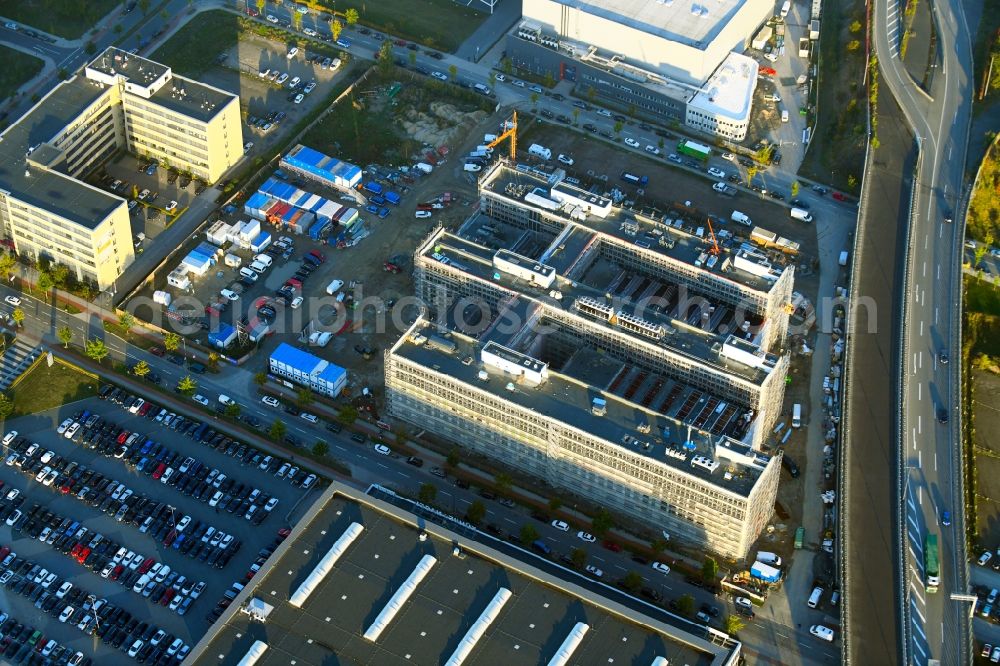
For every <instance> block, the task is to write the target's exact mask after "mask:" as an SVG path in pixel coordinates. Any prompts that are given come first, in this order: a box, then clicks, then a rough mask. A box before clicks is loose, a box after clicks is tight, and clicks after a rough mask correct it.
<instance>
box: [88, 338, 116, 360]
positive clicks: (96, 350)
mask: <svg viewBox="0 0 1000 666" xmlns="http://www.w3.org/2000/svg"><path fill="white" fill-rule="evenodd" d="M84 353H86V354H87V357H88V358H90V359H92V360H94V361H97V362H98V363H100V362H101V361H103V360H104V359H105V357H107V355H108V354H110V353H111V350H109V349H108V347H107V345H105V344H104V340H101V339H100V338H93V339H91V340H87V344H86V346H85V347H84Z"/></svg>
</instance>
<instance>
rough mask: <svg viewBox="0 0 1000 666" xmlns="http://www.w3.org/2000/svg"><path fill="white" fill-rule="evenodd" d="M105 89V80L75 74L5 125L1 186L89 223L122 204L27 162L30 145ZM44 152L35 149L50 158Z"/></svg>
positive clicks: (0, 147)
mask: <svg viewBox="0 0 1000 666" xmlns="http://www.w3.org/2000/svg"><path fill="white" fill-rule="evenodd" d="M104 92H105V87H104V86H102V85H100V84H98V83H95V82H92V81H89V80H87V79H86V78H85V77H83V76H75V77H73V78H72V79H69V80H68V81H63V82H62V83H60V84H59V85H57V86H56V87H55V88H53V89H52V91H51V92H49V94H47V95H46V96H45V97H43V98H42V99H41V100H39V102H38V103H37V104H36V105H35V106H34V107H32V108H31V109H30V110H29V111H28V112H27V113H25V114H24V115H23V116H21V117H20V118H19V119H17V120H16V121H15V122H14V124H12V125H11V126H10V127H8V128H7V129H6V130H5V131H4V132H3V134H2V135H0V137H2V141H0V188H3V189H5V190H7V191H9V192H11V196H13V197H14V198H16V199H18V200H20V201H23V202H25V203H27V204H29V205H31V206H34V207H36V208H40V209H44V210H46V211H49V212H51V213H52V214H54V215H58V216H60V217H63V218H65V219H67V220H71V221H72V222H75V223H77V224H79V225H81V226H83V227H87V228H89V229H93V228H94V227H96V226H97V225H98V224H100V223H101V222H102V221H103V220H104V219H105V218H106V217H107V216H108V215H110V214H111V212H112V211H113V210H114V209H115V208H117V207H118V206H120V205H123V204H124V202H125V201H124V199H122V198H121V197H117V196H114V195H112V194H109V193H108V192H104V191H103V190H99V189H97V188H96V187H92V186H90V185H87V184H86V183H83V182H81V181H79V180H76V179H75V178H73V177H71V176H68V175H64V174H62V173H59V172H57V171H52V170H47V169H44V168H42V167H39V166H32V165H29V163H28V158H27V153H28V151H29V149H31V148H33V147H36V146H40V144H42V143H44V142H46V141H50V140H51V139H53V138H54V137H55V135H56V134H57V133H58V132H59V131H60V130H62V129H63V128H64V127H66V125H68V124H69V123H70V122H72V121H73V120H74V119H75V118H76V117H77V116H79V115H80V112H81V111H83V110H84V109H85V108H86V107H88V106H90V105H91V104H93V103H94V102H95V101H96V100H97V99H98V98H99V97H100V96H101V95H103V94H104ZM42 148H44V147H42ZM48 152H50V151H46V150H42V152H40V153H39V161H40V162H41V163H44V164H47V163H49V162H51V158H52V155H49V154H47V153H48Z"/></svg>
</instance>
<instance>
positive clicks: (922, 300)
mask: <svg viewBox="0 0 1000 666" xmlns="http://www.w3.org/2000/svg"><path fill="white" fill-rule="evenodd" d="M926 296H927V290H926V289H924V290H923V291H922V292H920V307H924V301H925V300H926V299H925V297H926Z"/></svg>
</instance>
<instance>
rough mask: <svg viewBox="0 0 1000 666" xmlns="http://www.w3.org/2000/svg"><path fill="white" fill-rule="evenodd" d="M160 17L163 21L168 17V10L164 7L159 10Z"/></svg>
mask: <svg viewBox="0 0 1000 666" xmlns="http://www.w3.org/2000/svg"><path fill="white" fill-rule="evenodd" d="M160 18H162V19H163V20H164V21H166V20H167V19H168V18H170V12H168V11H167V10H166V9H163V10H161V11H160Z"/></svg>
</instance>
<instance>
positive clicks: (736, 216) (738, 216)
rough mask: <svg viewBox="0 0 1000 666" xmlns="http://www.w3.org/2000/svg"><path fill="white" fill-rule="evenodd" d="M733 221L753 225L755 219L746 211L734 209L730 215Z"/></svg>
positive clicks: (746, 225)
mask: <svg viewBox="0 0 1000 666" xmlns="http://www.w3.org/2000/svg"><path fill="white" fill-rule="evenodd" d="M730 219H731V220H732V221H733V222H736V223H738V224H742V225H743V226H745V227H751V226H753V221H752V220H751V219H750V218H749V217H748V216H747V215H746V213H741V212H740V211H738V210H734V211H733V214H732V215H731V216H730Z"/></svg>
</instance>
